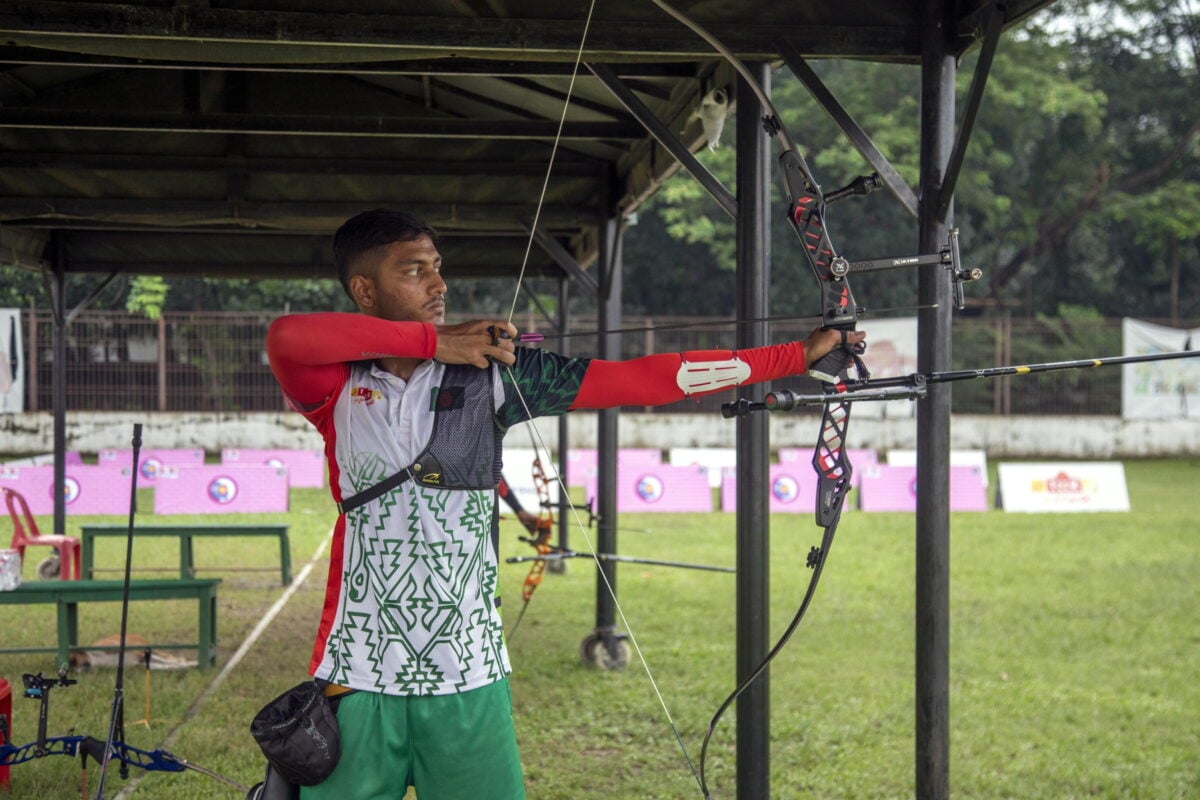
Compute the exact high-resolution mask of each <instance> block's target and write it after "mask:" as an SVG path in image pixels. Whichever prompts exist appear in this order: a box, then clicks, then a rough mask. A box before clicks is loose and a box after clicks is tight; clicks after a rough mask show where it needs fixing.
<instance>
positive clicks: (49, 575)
mask: <svg viewBox="0 0 1200 800" xmlns="http://www.w3.org/2000/svg"><path fill="white" fill-rule="evenodd" d="M37 574H38V577H39V578H41V579H42V580H44V581H52V580H56V579H57V578H58V576H59V575H60V574H62V562H61V561H59V558H58V551H55V552H54V554H53V555H51V556H50V557H49V558H47V559H46V560H44V561H43V562H42V563H40V564H38V568H37Z"/></svg>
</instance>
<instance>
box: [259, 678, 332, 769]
mask: <svg viewBox="0 0 1200 800" xmlns="http://www.w3.org/2000/svg"><path fill="white" fill-rule="evenodd" d="M250 735H251V736H253V737H254V740H255V741H256V742H258V746H259V748H260V749H261V750H262V751H263V755H265V756H266V757H267V761H269V762H271V766H273V767H274V768H275V769H276V770H277V771H278V772H279V774H280V775H282V776H283V777H284V778H286V779H287V781H288V782H289V783H294V784H296V785H298V786H316V785H317V784H318V783H320V782H321V781H323V780H325V779H326V778H328V777H329V776H330V774H332V773H333V768H334V767H336V766H337V762H338V758H339V757H341V755H342V743H341V737H340V736H339V734H338V724H337V716H336V714H335V713H334V708H333V704H332V703H331V702H330V700H329V698H328V697H326V696H325V689H324V686H323V685H322V684H320V683H318V682H316V681H307V682H305V683H302V684H300V685H299V686H295V687H293V688H291V689H288V690H287V691H286V692H284V693H283V694H281V695H279V697H276V698H275V699H274V700H272V701H271V702H269V703H267V704H266V705H265V706H263V709H262V711H259V712H258V716H256V717H255V718H254V721H253V722H252V723H250Z"/></svg>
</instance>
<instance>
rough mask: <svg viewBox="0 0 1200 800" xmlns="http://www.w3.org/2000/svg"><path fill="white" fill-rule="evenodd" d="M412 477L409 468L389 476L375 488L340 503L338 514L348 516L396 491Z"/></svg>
mask: <svg viewBox="0 0 1200 800" xmlns="http://www.w3.org/2000/svg"><path fill="white" fill-rule="evenodd" d="M411 477H412V472H410V471H409V468H408V467H405V468H404V469H402V470H400V471H399V472H397V473H396V474H394V475H389V476H388V477H386V478H384V479H383V480H381V481H380V482H379V483H377V484H375V485H374V486H372V487H370V488H367V489H363V490H362V491H361V492H359V493H358V494H355V495H351V496H350V497H348V498H346V499H345V500H343V501H342V502H340V503H338V504H337V510H338V513H339V514H346V513H349V512H351V511H353V510H354V509H356V508H358V507H359V506H364V505H366V504H367V503H369V502H371V501H372V500H374V499H375V498H377V497H382V496H383V495H385V494H387V493H388V492H390V491H391V490H392V489H395V488H396V487H397V486H399V485H400V484H402V483H404V482H405V481H406V480H408V479H409V478H411Z"/></svg>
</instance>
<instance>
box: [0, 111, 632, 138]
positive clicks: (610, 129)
mask: <svg viewBox="0 0 1200 800" xmlns="http://www.w3.org/2000/svg"><path fill="white" fill-rule="evenodd" d="M0 127H3V128H34V129H38V130H73V131H125V132H131V133H135V132H141V133H201V134H208V133H222V134H223V133H244V134H261V135H277V134H290V135H297V136H330V137H337V136H370V137H386V138H395V139H403V138H410V139H428V138H438V139H481V138H482V139H547V140H553V139H554V138H555V134H556V133H558V131H559V124H558V121H557V120H513V119H494V120H473V119H446V118H425V119H415V118H411V117H342V116H325V115H304V114H230V113H204V114H200V113H176V112H156V111H76V110H73V109H43V108H17V107H8V108H0ZM642 135H643V131H642V129H641V126H640V125H638V124H637V123H636V122H633V121H629V122H567V123H566V124H564V125H563V126H562V135H561V138H563V139H585V140H591V139H617V140H633V139H639V138H641V137H642Z"/></svg>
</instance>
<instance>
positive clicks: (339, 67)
mask: <svg viewBox="0 0 1200 800" xmlns="http://www.w3.org/2000/svg"><path fill="white" fill-rule="evenodd" d="M0 64H7V65H10V66H54V67H95V68H97V69H152V70H199V71H204V72H212V71H219V70H225V71H228V72H269V73H281V74H301V75H338V74H352V75H414V76H417V75H431V76H454V75H474V76H480V77H486V76H492V77H497V78H499V77H507V76H511V75H519V76H522V77H526V78H564V77H570V75H571V74H572V72H574V64H573V63H571V62H566V61H504V60H494V59H476V58H429V59H416V60H405V61H366V62H361V63H359V62H351V63H348V64H326V63H315V64H271V63H262V64H259V63H244V64H243V63H225V62H219V61H180V60H170V59H164V60H157V61H147V60H145V59H140V58H122V57H119V56H108V55H88V54H86V53H72V52H62V51H54V50H43V49H40V48H36V47H5V48H0ZM612 70H613V71H614V72H615V73H617V74H618V75H620V76H621V77H622V78H626V79H630V80H633V79H638V78H643V79H649V78H690V77H693V76H694V75H695V73H696V69H695V67H693V66H692V65H691V64H689V63H686V62H657V63H641V64H639V63H624V64H613V65H612Z"/></svg>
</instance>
